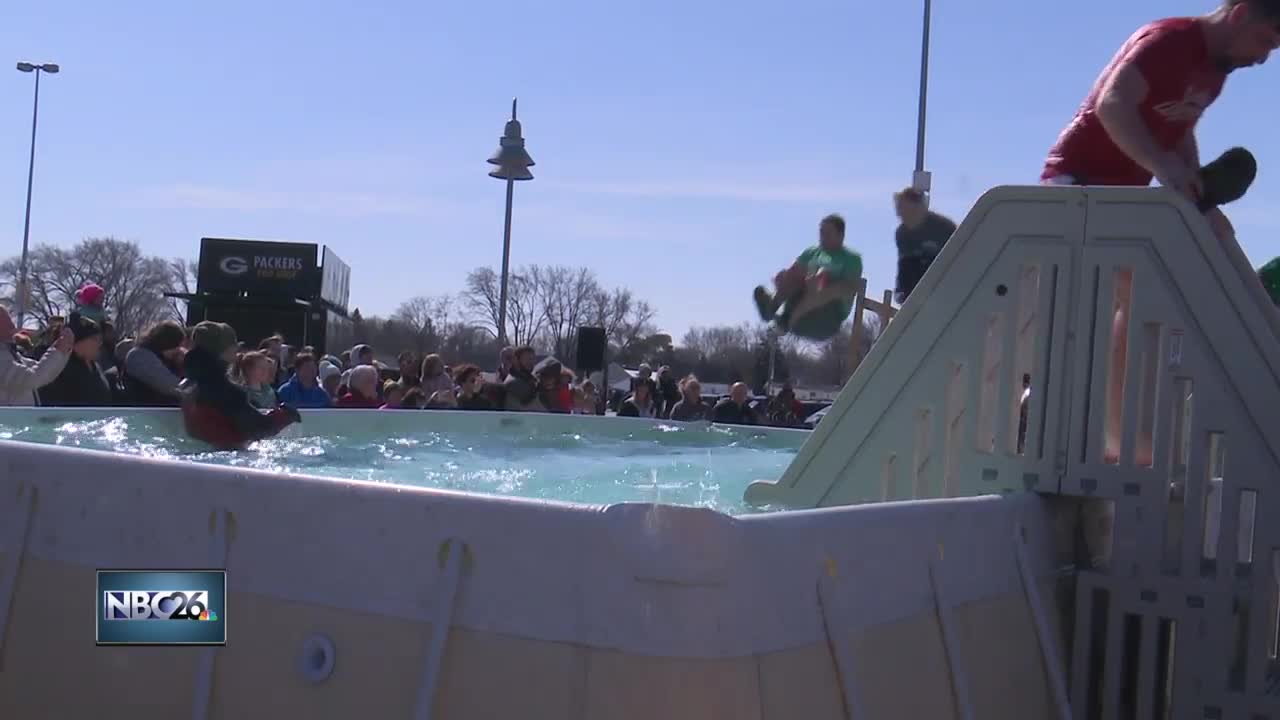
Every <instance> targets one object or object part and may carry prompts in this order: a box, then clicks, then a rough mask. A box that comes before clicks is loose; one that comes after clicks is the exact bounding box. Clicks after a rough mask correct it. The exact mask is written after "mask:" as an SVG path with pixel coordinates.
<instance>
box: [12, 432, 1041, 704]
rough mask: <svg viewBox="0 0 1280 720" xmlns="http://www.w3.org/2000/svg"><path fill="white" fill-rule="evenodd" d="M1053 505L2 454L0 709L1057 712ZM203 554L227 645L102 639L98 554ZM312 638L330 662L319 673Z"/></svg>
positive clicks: (48, 449) (103, 559)
mask: <svg viewBox="0 0 1280 720" xmlns="http://www.w3.org/2000/svg"><path fill="white" fill-rule="evenodd" d="M32 412H38V411H32ZM1048 512H1049V511H1048V510H1047V508H1046V506H1045V504H1044V502H1043V501H1041V500H1039V499H1037V498H1035V497H1033V496H1024V497H1019V498H1006V499H1002V498H998V497H981V498H972V499H963V500H951V501H935V502H921V503H900V504H886V505H878V506H867V507H859V508H842V509H831V510H818V511H807V512H788V513H778V514H772V515H762V516H752V517H744V518H730V517H728V516H725V515H721V514H718V513H715V512H712V511H708V510H700V509H692V508H676V507H669V506H653V505H616V506H612V507H589V506H572V505H565V504H559V503H545V502H543V503H540V502H534V501H525V500H515V499H503V498H494V497H484V496H478V495H470V494H462V493H449V492H441V491H431V490H425V489H418V488H410V487H403V486H395V485H387V484H381V483H361V482H347V481H334V480H321V479H311V478H306V477H300V476H289V475H283V474H274V473H268V472H261V471H242V470H237V469H233V468H227V467H218V466H205V465H197V464H177V463H173V462H169V461H160V460H149V459H144V458H137V457H128V456H122V455H117V454H111V453H103V452H97V451H88V450H77V449H69V448H60V447H54V446H44V445H36V444H25V443H13V442H0V610H2V611H4V612H5V613H6V614H7V623H4V624H0V627H4V628H5V631H4V634H3V636H0V707H4V708H9V709H10V710H11V711H12V713H13V714H12V715H10V714H9V713H7V712H6V713H5V716H6V717H19V718H26V717H32V718H35V717H83V716H90V715H93V714H95V713H100V712H102V711H103V710H104V709H107V708H109V709H111V711H112V712H118V714H119V715H120V716H126V715H127V716H128V717H131V718H152V717H155V718H172V717H175V716H183V717H185V716H186V715H187V714H190V713H192V712H193V708H196V712H207V713H208V714H207V715H199V716H200V717H213V718H257V717H307V718H348V717H352V716H357V715H369V714H372V715H373V716H377V717H425V716H431V713H432V712H434V716H435V717H446V718H472V717H474V718H484V717H517V716H518V717H523V718H556V719H557V720H559V719H562V718H584V719H585V718H591V719H592V720H594V719H596V718H653V717H670V718H678V717H699V718H744V717H754V718H794V717H811V718H824V717H830V718H838V717H845V715H844V713H845V708H846V706H848V705H850V704H852V705H857V706H860V707H862V708H864V709H865V713H866V714H865V715H859V716H860V717H877V718H879V717H883V718H889V717H934V718H936V717H960V715H959V713H960V709H959V708H960V707H961V704H966V705H970V706H971V707H972V708H973V709H974V710H975V711H978V712H979V714H978V715H977V717H994V718H1000V717H1008V718H1025V717H1045V716H1046V715H1045V713H1046V712H1047V711H1048V710H1047V705H1046V703H1048V702H1050V700H1049V698H1050V697H1051V696H1052V693H1051V691H1050V688H1049V683H1048V680H1047V678H1048V677H1050V675H1049V674H1048V673H1046V671H1045V668H1046V667H1048V666H1047V665H1046V664H1045V661H1044V658H1045V657H1054V652H1060V648H1061V644H1060V642H1059V641H1058V639H1057V638H1058V636H1059V633H1058V631H1057V630H1056V629H1051V630H1048V631H1046V632H1044V633H1040V632H1037V617H1038V618H1039V619H1040V625H1041V626H1043V627H1046V628H1056V627H1057V620H1056V618H1055V616H1054V611H1053V610H1052V609H1051V608H1050V603H1051V599H1052V596H1053V587H1054V583H1055V577H1056V575H1055V567H1056V564H1057V562H1058V557H1057V556H1056V554H1055V550H1054V547H1055V540H1054V538H1053V537H1051V530H1050V528H1051V524H1050V522H1049V521H1048ZM1024 533H1025V536H1024ZM1020 556H1021V559H1022V562H1021V563H1020ZM206 566H208V567H226V568H227V571H228V587H229V600H228V606H227V611H226V615H225V617H226V618H227V621H228V636H229V637H228V644H227V646H226V647H225V648H221V649H212V650H204V649H192V648H98V647H95V646H94V644H93V642H92V638H93V634H94V625H93V619H92V613H91V612H90V611H89V608H91V607H93V605H92V603H91V595H92V593H93V587H94V585H93V577H94V571H95V569H98V568H110V567H126V568H127V567H144V568H181V567H206ZM1029 590H1030V595H1029V592H1028V591H1029ZM1032 595H1036V596H1039V597H1041V600H1040V601H1039V605H1038V607H1039V610H1038V611H1036V610H1034V608H1035V607H1037V605H1036V604H1035V603H1032V602H1030V601H1029V598H1030V597H1031V596H1032ZM451 598H452V601H451V602H450V599H451ZM939 607H941V608H942V612H941V613H940V612H939V610H938V608H939ZM940 618H945V620H942V619H940ZM0 619H4V618H0ZM444 627H448V628H449V633H448V635H447V636H446V637H445V638H443V639H444V640H445V642H444V644H443V647H442V648H440V651H441V654H440V655H439V657H438V658H435V659H433V656H432V655H431V652H430V648H431V643H432V637H433V633H435V632H438V631H439V630H438V629H439V628H444ZM944 627H945V632H944ZM317 635H323V636H325V637H328V638H331V639H332V641H333V643H334V647H335V650H334V657H333V659H334V671H333V673H332V675H330V676H329V677H328V678H327V679H325V680H324V681H323V682H320V683H318V684H312V683H311V682H309V681H308V680H307V679H306V678H305V677H304V674H303V673H302V671H301V670H300V665H299V663H300V662H301V660H302V657H303V653H304V650H303V649H304V646H305V645H306V644H307V642H308V641H309V639H312V638H313V637H314V636H317ZM944 638H947V639H946V640H944ZM439 639H441V638H439V637H437V640H439ZM1054 648H1059V650H1056V651H1055V650H1054ZM957 683H959V684H960V685H959V686H958V687H960V690H959V692H957V689H956V688H957ZM415 707H416V708H417V709H418V710H419V711H421V712H425V713H427V714H426V715H423V714H421V713H420V714H417V715H414V714H412V713H414V712H415ZM424 708H425V709H424Z"/></svg>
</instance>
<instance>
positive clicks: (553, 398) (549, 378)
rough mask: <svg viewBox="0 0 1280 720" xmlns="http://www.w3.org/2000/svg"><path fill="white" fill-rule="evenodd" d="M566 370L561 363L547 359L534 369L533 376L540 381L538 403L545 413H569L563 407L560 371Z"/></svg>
mask: <svg viewBox="0 0 1280 720" xmlns="http://www.w3.org/2000/svg"><path fill="white" fill-rule="evenodd" d="M563 368H564V366H563V365H561V364H560V361H559V360H557V359H555V358H553V357H547V358H544V359H543V360H542V362H540V363H538V364H537V365H536V366H534V368H533V375H534V377H535V378H537V379H538V402H539V403H541V404H542V409H543V410H544V411H545V412H554V413H567V412H569V408H568V407H567V406H562V405H561V401H562V398H561V395H560V371H561V370H562V369H563Z"/></svg>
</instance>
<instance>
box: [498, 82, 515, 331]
mask: <svg viewBox="0 0 1280 720" xmlns="http://www.w3.org/2000/svg"><path fill="white" fill-rule="evenodd" d="M512 115H513V116H514V115H515V108H514V107H513V108H512ZM515 187H516V181H515V180H513V179H511V178H507V220H506V223H505V224H504V227H503V229H502V289H501V291H500V292H499V295H498V345H499V346H500V347H501V346H505V345H506V344H507V276H508V272H509V270H510V267H511V201H512V200H513V199H514V197H515Z"/></svg>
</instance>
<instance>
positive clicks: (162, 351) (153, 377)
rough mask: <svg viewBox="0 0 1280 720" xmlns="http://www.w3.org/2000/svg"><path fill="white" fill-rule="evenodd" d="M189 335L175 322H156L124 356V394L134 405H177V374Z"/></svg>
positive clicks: (179, 393)
mask: <svg viewBox="0 0 1280 720" xmlns="http://www.w3.org/2000/svg"><path fill="white" fill-rule="evenodd" d="M187 341H188V335H187V331H186V329H184V328H183V327H182V326H181V325H179V324H178V323H176V322H173V321H169V320H166V321H165V322H161V323H156V324H155V325H152V326H151V328H150V329H148V330H147V332H146V333H145V334H144V335H143V336H142V339H141V340H139V341H138V344H137V345H136V346H134V348H133V349H132V350H129V352H128V354H126V355H125V359H124V368H125V374H124V394H125V397H126V398H128V400H129V403H130V404H132V405H141V406H143V407H177V406H178V404H179V401H180V399H181V397H182V394H181V392H180V391H179V390H178V384H179V383H180V382H182V379H181V378H180V377H178V373H179V372H180V371H181V368H182V366H183V357H184V356H185V355H186V349H185V348H184V345H186V343H187Z"/></svg>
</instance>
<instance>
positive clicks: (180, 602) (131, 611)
mask: <svg viewBox="0 0 1280 720" xmlns="http://www.w3.org/2000/svg"><path fill="white" fill-rule="evenodd" d="M102 595H103V598H102V606H103V620H206V621H208V620H217V619H218V613H217V611H215V610H212V609H210V608H209V593H207V592H205V591H204V590H107V591H106V592H104V593H103V594H102Z"/></svg>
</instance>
